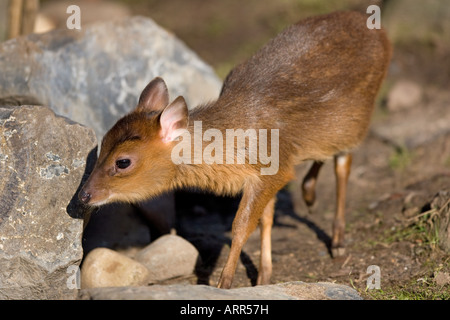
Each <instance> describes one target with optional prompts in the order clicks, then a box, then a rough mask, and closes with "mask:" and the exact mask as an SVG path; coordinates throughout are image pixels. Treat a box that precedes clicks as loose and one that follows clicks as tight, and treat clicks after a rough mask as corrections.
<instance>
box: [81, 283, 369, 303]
mask: <svg viewBox="0 0 450 320" xmlns="http://www.w3.org/2000/svg"><path fill="white" fill-rule="evenodd" d="M80 299H92V300H108V299H113V300H362V298H361V296H360V295H359V294H358V293H357V291H356V290H354V289H352V288H350V287H348V286H345V285H340V284H335V283H328V282H319V283H305V282H301V281H295V282H286V283H280V284H276V285H265V286H256V287H244V288H236V289H229V290H226V289H218V288H215V287H210V286H205V285H168V286H160V285H154V286H148V287H122V288H97V289H89V290H81V292H80Z"/></svg>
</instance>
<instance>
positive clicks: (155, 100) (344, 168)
mask: <svg viewBox="0 0 450 320" xmlns="http://www.w3.org/2000/svg"><path fill="white" fill-rule="evenodd" d="M366 19H367V17H366V16H364V15H362V14H359V13H354V12H338V13H333V14H329V15H324V16H319V17H313V18H309V19H306V20H304V21H301V22H299V23H298V24H295V25H293V26H291V27H288V28H287V29H286V30H284V31H283V32H282V33H280V34H279V35H278V36H277V37H276V38H274V39H273V40H271V41H270V42H269V43H268V44H267V45H266V46H264V47H263V48H262V49H261V50H259V51H258V52H257V53H256V54H255V55H254V56H253V57H251V58H250V59H249V60H248V61H246V62H245V63H243V64H241V65H239V66H237V67H236V68H235V69H234V70H232V72H230V74H229V75H228V77H227V79H226V80H225V82H224V85H223V89H222V93H221V95H220V97H219V99H218V100H217V101H215V102H213V103H209V104H206V105H203V106H199V107H197V108H194V109H193V110H191V111H190V112H189V114H188V113H187V107H186V105H185V103H184V100H183V99H182V98H178V99H177V100H176V101H174V102H173V103H172V104H171V105H169V106H168V107H166V106H167V104H168V101H169V100H168V96H167V88H166V87H165V84H164V82H163V81H162V80H161V79H155V80H154V81H152V82H151V83H150V84H149V86H147V88H146V89H145V90H144V91H143V93H142V95H141V98H140V101H139V105H138V107H137V108H136V110H135V111H133V112H132V113H130V114H129V115H127V116H125V117H124V118H122V119H121V120H119V121H118V123H117V124H116V125H115V126H114V127H113V128H112V129H111V130H110V131H109V132H108V133H107V134H106V136H105V138H104V140H103V143H102V147H101V153H100V157H99V159H98V162H97V164H96V167H95V169H94V171H93V173H92V175H91V176H90V178H89V181H88V182H87V183H86V185H85V186H84V188H83V190H82V192H81V193H80V197H81V199H82V200H83V201H84V202H86V203H89V204H92V205H100V204H103V203H105V202H110V201H130V202H135V201H139V200H143V199H148V198H150V197H153V196H156V195H158V194H160V193H162V192H164V191H167V190H171V189H174V188H180V187H186V186H194V187H197V188H203V189H205V190H210V191H214V192H216V193H219V194H224V193H229V194H236V193H239V192H242V200H241V203H240V206H239V209H238V212H237V214H236V218H235V220H234V222H233V230H232V232H233V241H232V246H231V251H230V255H229V258H228V261H227V263H226V265H225V267H224V270H223V272H222V276H221V279H220V281H219V287H224V288H229V287H230V286H231V282H232V278H233V275H234V271H235V268H236V264H237V261H238V258H239V254H240V252H241V249H242V246H243V245H244V243H245V242H246V240H247V238H248V236H249V235H250V234H251V233H252V232H253V231H254V229H255V228H256V226H257V224H258V222H260V223H261V248H262V249H261V265H260V272H259V276H258V283H259V284H261V283H269V281H270V274H271V270H272V266H271V259H270V229H271V226H272V219H273V207H274V203H275V201H274V199H275V195H276V193H277V192H278V191H279V190H280V189H281V188H282V187H283V186H284V185H285V184H286V183H287V182H288V181H289V180H291V179H292V178H294V166H295V165H296V164H298V163H299V162H301V161H304V160H315V161H317V163H318V162H320V161H323V160H325V159H327V158H330V157H333V156H335V159H336V173H337V187H338V200H337V201H338V203H337V214H336V220H335V224H334V227H333V240H332V246H333V249H340V248H342V246H343V230H344V229H343V228H344V205H345V186H346V181H347V178H348V173H349V170H350V163H351V157H350V155H347V153H348V152H349V151H350V150H351V149H352V148H354V147H355V146H356V145H357V144H358V143H360V142H361V141H362V139H363V138H364V136H365V134H366V132H367V129H368V126H369V121H370V116H371V113H372V110H373V107H374V101H375V97H376V94H377V92H378V90H379V87H380V85H381V82H382V80H383V77H384V75H385V73H386V70H387V67H388V64H389V60H390V54H391V53H390V52H391V49H390V45H389V42H388V40H387V38H386V35H385V33H384V31H383V30H376V29H374V30H369V29H368V28H367V27H366ZM174 118H175V119H176V121H175V122H170V121H171V120H173V119H174ZM194 121H202V126H203V132H204V131H205V130H207V129H209V128H215V129H218V130H220V131H221V132H222V133H223V136H224V137H225V130H226V129H231V128H242V129H244V130H246V129H268V130H271V129H279V170H278V172H277V174H275V175H261V174H260V169H261V167H264V166H263V165H262V164H261V163H259V162H258V163H257V164H249V163H248V162H246V164H205V163H201V164H179V165H176V164H174V163H173V162H172V161H171V150H172V148H173V147H174V146H175V145H176V142H175V141H172V140H170V139H171V136H169V135H168V134H167V132H171V133H172V132H173V130H172V129H173V128H175V129H176V128H187V129H188V130H189V132H191V133H193V123H194ZM166 122H167V123H169V124H170V126H174V127H170V126H169V125H168V126H165V125H164V123H166ZM171 128H172V129H171ZM206 146H207V143H203V148H205V147H206ZM269 146H270V143H269ZM275 151H276V150H275ZM124 158H126V159H130V160H131V165H130V166H129V167H128V168H126V169H120V168H118V167H117V164H116V161H117V160H119V159H124ZM319 168H320V165H315V166H313V169H312V172H311V174H310V175H309V178H308V179H305V183H304V192H305V200H307V201H309V202H314V197H313V196H314V185H315V179H316V178H317V174H318V171H319ZM306 182H309V184H308V183H306ZM311 199H312V200H311ZM308 204H311V203H308ZM336 253H339V251H336Z"/></svg>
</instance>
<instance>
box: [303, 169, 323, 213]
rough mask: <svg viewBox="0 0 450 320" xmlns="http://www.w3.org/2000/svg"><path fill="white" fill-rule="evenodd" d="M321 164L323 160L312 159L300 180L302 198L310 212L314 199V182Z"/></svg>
mask: <svg viewBox="0 0 450 320" xmlns="http://www.w3.org/2000/svg"><path fill="white" fill-rule="evenodd" d="M322 165H323V162H319V161H314V163H313V164H312V166H311V168H310V169H309V171H308V173H307V174H306V176H305V178H304V179H303V182H302V195H303V200H305V203H306V205H307V206H308V210H309V212H310V213H311V212H312V209H313V205H314V203H315V201H316V182H317V176H318V175H319V171H320V168H321V167H322Z"/></svg>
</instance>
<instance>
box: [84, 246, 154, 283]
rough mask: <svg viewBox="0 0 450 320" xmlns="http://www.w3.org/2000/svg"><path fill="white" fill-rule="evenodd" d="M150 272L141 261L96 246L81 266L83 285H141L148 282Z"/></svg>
mask: <svg viewBox="0 0 450 320" xmlns="http://www.w3.org/2000/svg"><path fill="white" fill-rule="evenodd" d="M148 276H149V272H148V270H147V268H146V267H145V266H144V265H142V264H141V263H139V262H137V261H135V260H133V259H131V258H128V257H126V256H124V255H122V254H120V253H118V252H115V251H113V250H110V249H107V248H96V249H94V250H92V251H91V252H89V254H88V255H87V256H86V258H85V260H84V262H83V265H82V268H81V287H82V288H99V287H122V286H139V285H144V284H146V283H147V279H148Z"/></svg>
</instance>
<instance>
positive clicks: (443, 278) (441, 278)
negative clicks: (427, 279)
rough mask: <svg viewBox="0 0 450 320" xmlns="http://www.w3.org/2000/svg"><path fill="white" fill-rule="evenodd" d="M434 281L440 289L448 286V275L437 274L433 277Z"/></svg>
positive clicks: (449, 276) (445, 273) (449, 275)
mask: <svg viewBox="0 0 450 320" xmlns="http://www.w3.org/2000/svg"><path fill="white" fill-rule="evenodd" d="M434 281H435V282H436V284H437V285H438V286H440V287H443V286H445V285H448V284H450V273H448V272H437V273H436V274H435V276H434Z"/></svg>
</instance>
